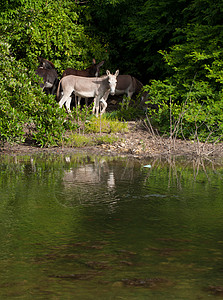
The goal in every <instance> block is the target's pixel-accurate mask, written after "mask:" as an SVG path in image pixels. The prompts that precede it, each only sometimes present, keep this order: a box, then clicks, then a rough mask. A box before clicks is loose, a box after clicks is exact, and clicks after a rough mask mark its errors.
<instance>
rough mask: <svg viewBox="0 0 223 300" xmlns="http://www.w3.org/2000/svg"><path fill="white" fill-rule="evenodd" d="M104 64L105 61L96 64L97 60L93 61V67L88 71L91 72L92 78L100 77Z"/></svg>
mask: <svg viewBox="0 0 223 300" xmlns="http://www.w3.org/2000/svg"><path fill="white" fill-rule="evenodd" d="M103 64H104V60H102V61H101V62H100V63H98V64H96V61H95V59H93V64H92V66H91V67H89V68H88V70H89V76H90V77H98V76H99V71H100V67H101V66H103Z"/></svg>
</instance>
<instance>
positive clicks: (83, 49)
mask: <svg viewBox="0 0 223 300" xmlns="http://www.w3.org/2000/svg"><path fill="white" fill-rule="evenodd" d="M80 15H81V10H80V8H79V6H78V5H77V4H76V3H75V2H74V1H69V0H68V1H63V2H60V1H52V0H49V1H47V3H46V1H43V0H39V1H38V0H37V1H36V2H32V3H30V1H28V0H27V1H21V4H20V5H17V7H16V9H14V8H10V9H9V10H7V11H5V12H4V13H2V18H1V23H0V24H1V29H2V33H7V35H5V34H4V36H5V37H7V41H8V42H9V43H10V44H11V45H12V47H11V50H12V51H13V54H14V56H15V57H16V58H17V59H20V60H21V59H22V60H23V61H24V62H25V63H26V65H28V66H29V67H32V68H33V66H35V64H36V61H37V56H42V57H44V58H48V59H50V60H52V61H53V62H54V63H55V66H56V68H57V69H58V70H63V69H65V68H67V67H75V68H78V69H82V68H84V67H88V65H89V64H90V63H91V62H92V58H93V57H94V58H96V60H100V59H101V58H102V57H103V59H105V57H106V52H105V50H104V48H103V46H102V45H101V43H100V41H99V39H98V38H97V37H95V36H94V37H91V36H89V35H88V33H87V32H85V28H84V26H83V25H82V24H81V19H80V18H81V17H80Z"/></svg>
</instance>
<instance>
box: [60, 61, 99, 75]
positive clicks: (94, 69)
mask: <svg viewBox="0 0 223 300" xmlns="http://www.w3.org/2000/svg"><path fill="white" fill-rule="evenodd" d="M103 64H104V60H102V61H101V62H100V63H98V64H96V61H95V59H93V63H92V65H91V66H90V67H88V68H87V69H85V70H75V69H72V68H68V69H66V70H65V71H64V72H63V74H62V78H63V77H65V76H67V75H75V76H82V77H98V76H99V71H100V67H101V66H103Z"/></svg>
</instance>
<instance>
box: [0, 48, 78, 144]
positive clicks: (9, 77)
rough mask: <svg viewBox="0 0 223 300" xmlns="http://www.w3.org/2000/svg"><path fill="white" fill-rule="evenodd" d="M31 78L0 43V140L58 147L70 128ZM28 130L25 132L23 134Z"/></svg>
mask: <svg viewBox="0 0 223 300" xmlns="http://www.w3.org/2000/svg"><path fill="white" fill-rule="evenodd" d="M37 82H38V79H37V78H36V76H35V74H34V73H33V72H31V71H28V70H27V69H26V68H25V67H24V66H23V64H22V63H20V62H18V61H16V60H15V59H14V58H13V57H12V56H11V55H10V47H9V45H8V44H7V43H0V93H1V100H0V140H1V142H5V141H8V142H23V141H24V139H25V137H27V135H29V134H30V135H31V136H28V137H29V138H31V139H33V140H34V141H35V142H36V143H37V144H39V145H41V146H54V145H58V144H59V143H60V142H61V140H62V138H63V134H64V132H65V129H66V128H70V127H72V125H71V122H70V121H69V119H68V120H67V118H66V113H65V112H64V111H63V110H62V109H60V108H59V106H58V104H57V103H56V101H55V99H54V97H52V96H50V95H49V96H47V95H45V94H44V93H43V92H42V91H41V89H40V87H39V85H38V83H37ZM27 128H28V129H29V132H28V133H27V132H26V136H25V131H27Z"/></svg>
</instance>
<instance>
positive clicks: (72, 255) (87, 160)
mask: <svg viewBox="0 0 223 300" xmlns="http://www.w3.org/2000/svg"><path fill="white" fill-rule="evenodd" d="M148 164H149V165H151V168H145V167H144V165H148ZM222 177H223V165H221V164H213V163H211V162H210V161H207V162H205V161H202V160H197V161H183V160H180V159H171V160H169V161H167V160H147V161H140V160H129V159H127V158H112V157H110V158H109V157H100V156H94V157H93V156H87V155H84V154H82V155H77V154H75V155H71V154H67V155H62V154H58V155H55V154H54V155H46V154H42V155H37V156H6V155H2V156H0V270H1V272H0V299H78V300H79V299H81V300H85V299H86V300H87V299H99V300H107V299H117V300H118V299H120V300H121V299H122V300H123V299H126V300H129V299H130V300H132V299H151V300H156V299H157V300H169V299H177V300H181V299H185V300H188V299H189V300H190V299H216V295H215V294H214V292H213V291H212V290H211V289H213V290H215V287H216V286H220V287H222V286H223V183H222ZM210 287H213V288H210ZM222 289H223V288H222ZM219 293H220V292H219ZM220 296H222V295H220ZM220 298H221V297H220Z"/></svg>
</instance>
